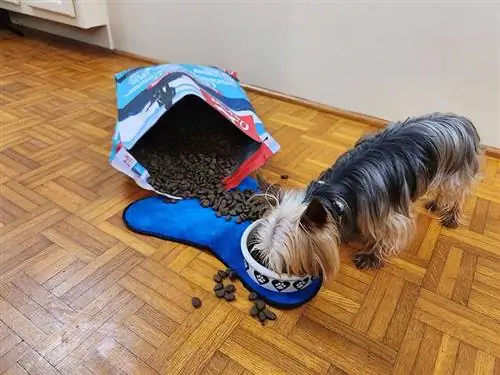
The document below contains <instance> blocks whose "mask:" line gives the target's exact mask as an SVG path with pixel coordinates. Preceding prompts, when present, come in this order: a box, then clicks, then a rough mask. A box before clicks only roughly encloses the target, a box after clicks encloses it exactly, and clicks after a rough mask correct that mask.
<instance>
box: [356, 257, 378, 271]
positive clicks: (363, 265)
mask: <svg viewBox="0 0 500 375" xmlns="http://www.w3.org/2000/svg"><path fill="white" fill-rule="evenodd" d="M353 260H354V264H355V265H356V267H357V268H358V269H360V270H365V269H370V268H375V269H376V268H380V267H382V264H383V263H382V260H381V259H380V258H379V257H377V256H376V255H375V254H373V253H357V254H355V255H354V258H353Z"/></svg>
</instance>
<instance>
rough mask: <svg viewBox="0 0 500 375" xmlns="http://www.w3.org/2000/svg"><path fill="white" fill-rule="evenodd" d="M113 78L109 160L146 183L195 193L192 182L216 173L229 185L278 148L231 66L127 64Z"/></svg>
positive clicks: (170, 192)
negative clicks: (115, 115) (115, 114)
mask: <svg viewBox="0 0 500 375" xmlns="http://www.w3.org/2000/svg"><path fill="white" fill-rule="evenodd" d="M115 81H116V96H117V107H118V119H117V123H116V127H115V132H114V135H113V141H112V148H111V153H110V157H109V160H110V163H111V165H112V166H113V167H114V168H116V169H117V170H119V171H121V172H122V173H124V174H126V175H127V176H129V177H131V178H132V179H133V180H134V181H135V182H136V183H137V184H138V185H139V186H141V187H142V188H144V189H147V190H153V191H155V192H157V193H159V194H162V195H165V196H167V197H171V198H178V197H191V196H195V195H196V194H195V193H194V192H191V191H190V190H193V191H194V189H195V187H192V185H193V186H194V185H196V184H197V185H196V186H197V188H198V190H199V186H202V185H203V184H205V185H207V183H208V182H210V180H211V179H212V180H217V179H221V180H222V183H223V187H224V189H232V188H234V187H237V186H238V185H239V184H240V182H241V181H242V180H243V179H244V178H245V177H247V176H248V175H249V174H250V173H252V172H253V171H255V170H256V169H258V168H259V167H261V166H262V165H263V164H264V163H265V162H266V161H267V160H268V159H269V158H270V157H271V156H273V155H274V154H275V153H276V152H278V150H279V148H280V146H279V144H278V143H277V142H276V141H275V140H274V139H273V137H272V136H271V135H270V134H269V133H268V132H267V131H266V130H265V128H264V125H263V124H262V121H261V120H260V118H259V117H258V116H257V115H256V113H255V110H254V108H253V106H252V104H251V103H250V101H249V99H248V97H247V95H246V93H245V91H244V90H243V89H242V88H241V86H240V84H239V82H238V79H237V77H236V74H235V73H234V72H230V71H224V70H221V69H219V68H216V67H209V66H200V65H187V64H165V65H157V66H151V67H142V68H134V69H128V70H125V71H122V72H120V73H117V74H116V75H115ZM209 185H210V184H208V185H207V186H209Z"/></svg>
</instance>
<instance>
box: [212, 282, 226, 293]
mask: <svg viewBox="0 0 500 375" xmlns="http://www.w3.org/2000/svg"><path fill="white" fill-rule="evenodd" d="M223 288H224V284H222V283H217V284H215V286H214V292H215V291H217V290H221V289H223Z"/></svg>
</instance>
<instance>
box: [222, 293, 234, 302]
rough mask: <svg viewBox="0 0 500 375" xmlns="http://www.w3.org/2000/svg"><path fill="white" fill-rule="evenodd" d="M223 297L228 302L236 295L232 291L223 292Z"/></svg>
mask: <svg viewBox="0 0 500 375" xmlns="http://www.w3.org/2000/svg"><path fill="white" fill-rule="evenodd" d="M224 299H225V300H226V301H228V302H231V301H234V300H235V299H236V296H235V295H234V293H226V294H224Z"/></svg>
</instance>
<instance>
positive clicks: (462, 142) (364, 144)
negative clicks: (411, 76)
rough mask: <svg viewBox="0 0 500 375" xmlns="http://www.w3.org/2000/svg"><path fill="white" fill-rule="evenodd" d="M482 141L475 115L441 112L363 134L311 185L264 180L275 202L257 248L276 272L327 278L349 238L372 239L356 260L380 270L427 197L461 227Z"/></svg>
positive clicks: (445, 220) (405, 238)
mask: <svg viewBox="0 0 500 375" xmlns="http://www.w3.org/2000/svg"><path fill="white" fill-rule="evenodd" d="M479 142H480V139H479V134H478V132H477V130H476V128H475V127H474V125H473V124H472V123H471V122H470V121H469V120H468V119H466V118H464V117H461V116H457V115H454V114H442V113H434V114H430V115H426V116H422V117H416V118H410V119H408V120H406V121H404V122H396V123H392V124H390V125H388V126H387V127H386V128H385V129H383V130H381V131H380V132H378V133H375V134H371V135H367V136H365V137H363V138H361V139H360V140H359V141H358V142H357V143H356V144H355V146H354V148H353V149H351V150H349V151H347V152H346V153H344V154H343V155H341V156H340V157H339V158H338V160H337V161H336V162H335V164H334V165H333V166H332V167H331V168H329V169H327V170H326V171H324V172H323V173H321V175H320V176H319V178H318V179H317V180H315V181H312V182H311V183H310V184H309V185H308V186H307V187H306V188H305V189H300V190H283V189H281V188H280V187H279V186H277V185H269V184H267V183H266V182H265V181H263V180H262V179H260V183H261V187H262V189H263V190H264V192H265V193H264V195H265V196H266V197H267V198H268V201H269V202H270V203H271V205H272V207H271V208H270V209H269V210H268V212H267V213H266V214H265V215H264V217H263V224H262V225H260V226H259V227H258V228H257V229H256V233H255V237H254V250H256V251H258V252H259V253H260V257H261V259H263V261H264V263H265V265H266V266H267V267H268V268H270V269H271V270H273V271H275V272H278V273H282V272H284V273H287V274H292V275H304V274H310V275H313V276H322V277H323V278H327V277H332V276H335V274H336V273H337V271H338V269H339V265H340V256H339V247H340V246H341V244H343V243H348V242H352V241H356V242H361V243H363V244H364V248H363V250H361V251H359V252H358V253H356V254H355V255H354V262H355V264H356V266H357V267H358V268H360V269H364V268H379V267H381V266H382V265H383V262H384V261H385V260H386V259H387V258H388V257H390V256H393V255H396V254H397V253H398V252H399V251H400V250H403V249H404V248H405V247H406V246H407V245H408V244H409V242H410V241H411V239H412V237H413V236H412V235H413V231H414V222H415V220H414V214H413V210H412V206H413V203H414V202H415V201H416V200H417V199H419V198H420V197H422V196H424V195H427V196H430V197H432V198H431V199H430V200H428V202H427V204H426V205H425V206H426V208H427V209H429V210H432V211H435V212H437V213H438V214H439V217H440V221H441V223H442V225H443V226H445V227H448V228H455V227H457V226H458V225H459V223H460V219H461V208H462V205H463V202H464V200H465V198H466V195H467V192H468V191H469V189H470V188H471V186H472V184H473V183H474V181H475V180H476V179H477V176H478V173H479V169H480V156H481V151H480V144H479Z"/></svg>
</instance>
